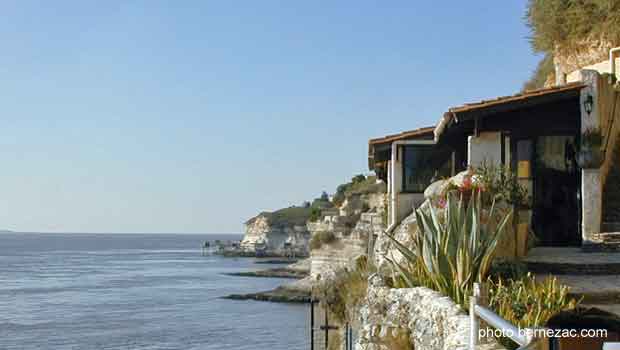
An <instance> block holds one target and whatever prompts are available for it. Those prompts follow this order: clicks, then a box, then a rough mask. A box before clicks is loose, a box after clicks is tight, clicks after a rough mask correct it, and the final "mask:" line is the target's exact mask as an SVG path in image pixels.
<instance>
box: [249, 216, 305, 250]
mask: <svg viewBox="0 0 620 350" xmlns="http://www.w3.org/2000/svg"><path fill="white" fill-rule="evenodd" d="M309 240H310V232H309V231H308V229H307V227H306V225H305V224H299V223H298V222H286V221H277V222H274V220H273V218H272V217H271V216H270V215H269V214H268V213H261V214H259V215H258V216H256V217H254V218H252V219H250V220H248V221H247V222H246V231H245V236H244V237H243V240H242V241H241V249H242V250H243V252H244V253H247V254H258V255H260V254H264V255H269V256H285V255H289V254H292V253H294V254H295V255H296V256H307V255H308V241H309Z"/></svg>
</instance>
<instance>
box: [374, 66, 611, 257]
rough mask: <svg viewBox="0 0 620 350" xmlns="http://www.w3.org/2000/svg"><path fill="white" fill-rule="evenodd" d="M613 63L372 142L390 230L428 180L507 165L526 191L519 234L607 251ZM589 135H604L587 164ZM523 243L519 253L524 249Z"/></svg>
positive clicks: (452, 110)
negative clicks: (597, 151) (384, 186)
mask: <svg viewBox="0 0 620 350" xmlns="http://www.w3.org/2000/svg"><path fill="white" fill-rule="evenodd" d="M612 56H613V55H612ZM615 61H617V59H616V58H615V57H612V58H611V59H610V61H609V62H608V64H599V65H594V66H593V67H589V68H595V69H582V70H580V71H577V72H574V73H571V74H569V75H567V76H560V77H559V79H558V81H557V84H556V86H554V87H549V88H545V89H540V90H535V91H527V92H523V93H519V94H516V95H512V96H504V97H499V98H495V99H491V100H484V101H480V102H476V103H469V104H465V105H462V106H457V107H452V108H449V109H448V110H447V111H446V112H445V113H444V115H443V117H442V118H440V120H439V121H438V123H437V124H436V125H434V126H430V127H426V128H421V129H417V130H412V131H407V132H403V133H400V134H396V135H389V136H385V137H381V138H376V139H371V140H370V141H369V158H368V159H369V167H370V169H371V170H374V171H375V172H376V173H377V175H378V177H380V178H381V179H383V180H385V181H386V182H387V184H388V192H389V202H388V227H389V228H388V230H390V229H391V228H393V227H395V226H396V225H398V223H399V222H400V221H401V220H403V219H404V218H405V217H406V216H408V215H409V214H411V212H412V211H413V210H414V208H416V207H417V206H419V205H420V204H421V203H422V202H423V201H424V195H423V193H424V190H425V189H426V188H427V186H429V185H430V184H431V183H432V182H434V181H435V180H438V179H440V178H446V177H449V176H453V175H455V174H456V173H458V172H460V171H462V170H465V169H467V168H468V167H474V168H475V167H480V166H481V165H482V164H487V165H490V164H493V165H496V166H501V167H505V168H506V169H508V171H511V172H513V174H514V175H515V176H516V178H517V181H518V182H519V183H520V184H521V185H522V186H523V187H524V188H525V189H527V192H528V199H527V201H526V203H524V205H523V206H522V207H520V208H517V209H518V210H519V216H518V217H519V221H518V223H517V230H518V235H517V236H521V237H523V236H527V234H528V232H529V231H532V232H534V233H535V235H536V237H537V238H538V240H539V245H543V246H581V247H584V248H586V249H593V250H596V249H613V248H615V241H616V239H617V237H618V236H620V234H617V235H616V234H615V232H620V212H618V208H619V206H620V151H618V150H616V149H617V148H618V144H619V143H620V140H619V138H618V134H620V106H617V104H618V102H619V99H620V97H619V95H620V94H619V90H620V89H619V85H618V83H617V74H616V72H615V69H614V67H615V64H614V63H615ZM596 69H598V70H596ZM567 81H568V82H567ZM593 134H594V135H596V134H598V135H599V136H600V138H601V139H602V142H601V145H600V148H601V149H602V157H601V159H600V160H599V161H596V160H595V161H590V162H587V161H585V160H584V159H586V158H584V156H583V153H584V152H583V149H584V148H583V146H582V144H583V143H584V142H585V141H587V140H591V139H593V136H592V135H593ZM595 138H596V137H594V139H595ZM586 160H587V159H586ZM593 163H596V164H594V165H593ZM616 198H618V199H616ZM522 248H523V249H520V250H519V251H520V253H517V254H518V255H522V254H525V249H524V247H522Z"/></svg>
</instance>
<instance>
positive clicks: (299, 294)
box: [223, 259, 312, 303]
mask: <svg viewBox="0 0 620 350" xmlns="http://www.w3.org/2000/svg"><path fill="white" fill-rule="evenodd" d="M263 263H267V262H263ZM226 275H229V276H244V277H271V278H294V279H298V280H297V281H294V282H292V283H287V284H284V285H281V286H279V287H277V288H275V289H273V290H268V291H263V292H256V293H247V294H230V295H227V296H224V297H223V299H232V300H258V301H271V302H280V303H309V302H310V291H311V288H312V284H311V282H310V278H309V277H308V276H309V275H310V260H309V259H305V260H301V261H299V262H296V263H294V264H291V265H288V266H285V267H276V268H272V269H266V270H258V271H249V272H233V273H227V274H226Z"/></svg>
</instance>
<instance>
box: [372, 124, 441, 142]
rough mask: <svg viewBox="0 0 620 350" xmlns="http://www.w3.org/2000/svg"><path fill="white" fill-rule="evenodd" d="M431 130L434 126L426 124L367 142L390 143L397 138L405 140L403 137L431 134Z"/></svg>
mask: <svg viewBox="0 0 620 350" xmlns="http://www.w3.org/2000/svg"><path fill="white" fill-rule="evenodd" d="M433 130H435V127H434V126H428V127H424V128H419V129H415V130H409V131H403V132H401V133H398V134H392V135H387V136H383V137H378V138H374V139H370V140H369V141H368V144H369V145H377V144H382V143H391V142H394V141H398V140H405V139H409V138H415V137H420V136H429V135H430V136H432V135H433Z"/></svg>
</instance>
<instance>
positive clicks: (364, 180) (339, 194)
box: [332, 174, 387, 206]
mask: <svg viewBox="0 0 620 350" xmlns="http://www.w3.org/2000/svg"><path fill="white" fill-rule="evenodd" d="M386 191H387V186H386V184H385V183H382V182H380V183H378V182H377V177H376V176H364V175H362V174H359V175H355V176H354V177H353V178H352V179H351V181H350V182H347V183H344V184H341V185H340V186H338V187H337V188H336V194H334V198H333V200H332V202H333V203H334V205H336V206H340V205H341V204H342V203H343V202H344V201H345V199H347V198H349V197H351V196H354V195H361V194H369V193H385V192H386Z"/></svg>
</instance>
